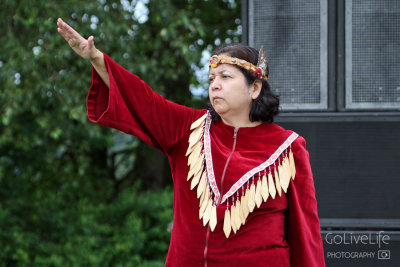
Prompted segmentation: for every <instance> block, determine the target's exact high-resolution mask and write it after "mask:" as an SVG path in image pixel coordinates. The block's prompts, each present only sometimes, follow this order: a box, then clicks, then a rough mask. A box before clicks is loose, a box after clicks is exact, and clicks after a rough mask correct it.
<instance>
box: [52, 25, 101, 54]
mask: <svg viewBox="0 0 400 267" xmlns="http://www.w3.org/2000/svg"><path fill="white" fill-rule="evenodd" d="M57 26H58V28H57V30H58V32H59V33H60V34H61V35H62V36H63V37H64V39H65V41H67V42H68V44H69V46H70V47H71V48H72V50H74V51H75V53H77V54H78V55H79V56H81V57H82V58H84V59H87V60H90V61H93V60H95V59H96V58H98V57H99V56H100V54H101V52H100V51H99V50H98V49H97V48H96V47H95V46H94V40H93V39H94V37H93V36H90V37H89V38H88V39H85V38H83V37H82V36H81V35H80V34H79V33H78V32H77V31H75V30H74V29H73V28H72V27H71V26H69V25H68V24H67V23H65V22H64V21H63V20H62V19H60V18H59V19H58V20H57Z"/></svg>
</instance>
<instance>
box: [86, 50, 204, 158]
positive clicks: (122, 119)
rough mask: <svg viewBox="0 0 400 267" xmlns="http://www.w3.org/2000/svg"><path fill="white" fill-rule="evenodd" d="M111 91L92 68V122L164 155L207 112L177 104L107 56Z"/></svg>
mask: <svg viewBox="0 0 400 267" xmlns="http://www.w3.org/2000/svg"><path fill="white" fill-rule="evenodd" d="M104 61H105V65H106V68H107V72H108V75H109V77H110V88H107V86H106V84H105V83H104V82H103V80H102V79H101V78H100V76H99V75H98V73H97V72H96V70H95V69H94V68H93V69H92V85H91V87H90V89H89V94H88V97H87V111H88V116H89V119H90V120H91V121H92V122H95V123H98V124H101V125H103V126H106V127H111V128H115V129H117V130H120V131H123V132H125V133H128V134H131V135H135V136H137V137H139V138H140V139H141V140H143V141H144V142H146V143H148V144H150V145H151V146H153V147H155V148H157V149H160V150H161V151H163V152H164V153H167V151H168V150H169V149H170V148H171V147H172V146H173V145H174V144H175V143H176V142H177V141H178V140H179V139H180V138H182V137H183V135H184V134H185V132H186V131H188V130H189V128H190V124H191V123H192V122H193V121H194V120H195V119H196V117H200V116H201V113H204V111H203V112H202V111H199V110H195V109H192V108H188V107H185V106H181V105H178V104H175V103H173V102H171V101H168V100H166V99H165V98H164V97H163V96H161V95H159V94H157V93H156V92H154V91H153V90H152V89H151V88H150V87H149V86H148V85H147V84H146V83H145V82H144V81H142V80H140V79H139V77H137V76H136V75H133V74H132V73H130V72H129V71H127V70H126V69H124V68H123V67H121V66H120V65H118V64H117V63H116V62H115V61H113V60H112V59H111V58H110V57H108V56H107V55H106V54H104Z"/></svg>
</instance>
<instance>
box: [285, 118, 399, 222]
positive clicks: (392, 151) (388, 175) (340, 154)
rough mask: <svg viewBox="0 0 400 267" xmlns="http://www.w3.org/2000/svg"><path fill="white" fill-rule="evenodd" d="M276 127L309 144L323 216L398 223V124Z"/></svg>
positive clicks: (326, 124) (308, 123)
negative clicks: (392, 220) (293, 134)
mask: <svg viewBox="0 0 400 267" xmlns="http://www.w3.org/2000/svg"><path fill="white" fill-rule="evenodd" d="M278 124H279V125H282V126H283V127H285V128H286V129H292V130H294V131H296V132H297V133H299V134H300V135H302V136H303V137H304V138H305V139H306V141H307V149H308V151H309V153H310V160H311V166H312V170H313V174H314V180H315V186H316V194H317V199H318V210H319V216H320V218H358V219H363V218H386V219H400V212H399V203H398V201H396V200H398V196H399V188H400V138H399V136H400V123H399V122H379V121H370V122H368V121H359V122H357V121H352V122H340V121H339V122H338V121H332V122H301V123H300V122H299V123H295V122H281V123H278ZM398 227H399V228H400V225H398Z"/></svg>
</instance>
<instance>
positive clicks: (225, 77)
mask: <svg viewBox="0 0 400 267" xmlns="http://www.w3.org/2000/svg"><path fill="white" fill-rule="evenodd" d="M222 77H223V78H224V79H227V78H230V76H228V75H223V76H222Z"/></svg>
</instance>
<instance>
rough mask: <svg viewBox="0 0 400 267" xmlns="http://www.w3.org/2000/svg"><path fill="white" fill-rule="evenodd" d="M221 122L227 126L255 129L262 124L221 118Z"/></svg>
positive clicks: (242, 119) (243, 119)
mask: <svg viewBox="0 0 400 267" xmlns="http://www.w3.org/2000/svg"><path fill="white" fill-rule="evenodd" d="M221 119H222V121H223V122H224V123H225V124H226V125H229V126H232V127H235V128H240V127H255V126H258V125H260V124H262V122H261V121H250V120H249V118H238V117H233V118H226V117H223V116H221Z"/></svg>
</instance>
